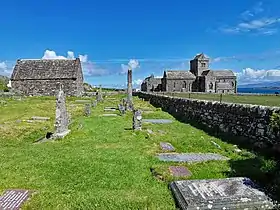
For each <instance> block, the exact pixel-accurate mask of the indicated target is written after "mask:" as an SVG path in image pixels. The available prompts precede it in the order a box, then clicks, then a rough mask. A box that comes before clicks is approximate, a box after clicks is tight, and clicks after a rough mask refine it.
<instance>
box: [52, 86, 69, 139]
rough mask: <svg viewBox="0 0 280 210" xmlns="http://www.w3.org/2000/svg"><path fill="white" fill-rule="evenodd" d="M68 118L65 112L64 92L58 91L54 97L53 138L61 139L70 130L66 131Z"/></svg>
mask: <svg viewBox="0 0 280 210" xmlns="http://www.w3.org/2000/svg"><path fill="white" fill-rule="evenodd" d="M68 124H69V116H68V114H67V110H66V98H65V95H64V92H63V91H62V90H60V91H59V92H58V95H57V97H56V111H55V133H54V135H53V137H54V138H63V137H64V136H66V135H67V134H68V133H69V132H70V130H69V129H68Z"/></svg>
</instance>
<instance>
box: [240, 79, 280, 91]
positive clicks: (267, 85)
mask: <svg viewBox="0 0 280 210" xmlns="http://www.w3.org/2000/svg"><path fill="white" fill-rule="evenodd" d="M238 88H268V89H276V88H279V89H280V81H277V82H261V83H255V84H247V85H238Z"/></svg>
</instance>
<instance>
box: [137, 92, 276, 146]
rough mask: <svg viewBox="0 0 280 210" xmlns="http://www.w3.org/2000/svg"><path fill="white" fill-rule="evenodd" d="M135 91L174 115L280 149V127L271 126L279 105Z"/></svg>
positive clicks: (261, 144) (260, 144) (251, 141)
mask: <svg viewBox="0 0 280 210" xmlns="http://www.w3.org/2000/svg"><path fill="white" fill-rule="evenodd" d="M135 94H137V95H138V96H139V97H140V98H144V99H145V100H147V101H150V103H151V104H152V105H154V106H155V107H161V108H162V110H164V111H167V112H169V113H170V114H172V115H173V116H174V117H178V118H180V119H182V120H190V121H194V122H196V123H199V124H201V125H204V126H206V127H208V128H210V129H212V130H215V131H218V132H224V133H228V134H229V135H234V136H239V137H246V139H248V140H249V141H250V143H251V144H252V145H254V146H255V147H256V148H259V149H268V150H271V151H275V152H276V151H278V152H279V151H280V131H279V130H278V129H275V128H272V127H271V126H270V117H271V115H272V113H273V112H277V113H280V108H279V107H267V106H257V105H249V104H233V103H219V102H215V101H204V100H195V99H186V98H179V97H170V96H165V95H157V94H152V93H146V92H138V93H135Z"/></svg>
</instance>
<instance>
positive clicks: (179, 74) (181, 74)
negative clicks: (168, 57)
mask: <svg viewBox="0 0 280 210" xmlns="http://www.w3.org/2000/svg"><path fill="white" fill-rule="evenodd" d="M165 75H166V78H167V79H195V78H196V77H195V75H194V74H192V73H191V72H190V71H165Z"/></svg>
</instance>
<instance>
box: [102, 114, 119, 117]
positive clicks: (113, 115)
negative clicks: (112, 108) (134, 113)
mask: <svg viewBox="0 0 280 210" xmlns="http://www.w3.org/2000/svg"><path fill="white" fill-rule="evenodd" d="M101 116H102V117H116V116H118V115H117V114H102V115H101Z"/></svg>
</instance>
